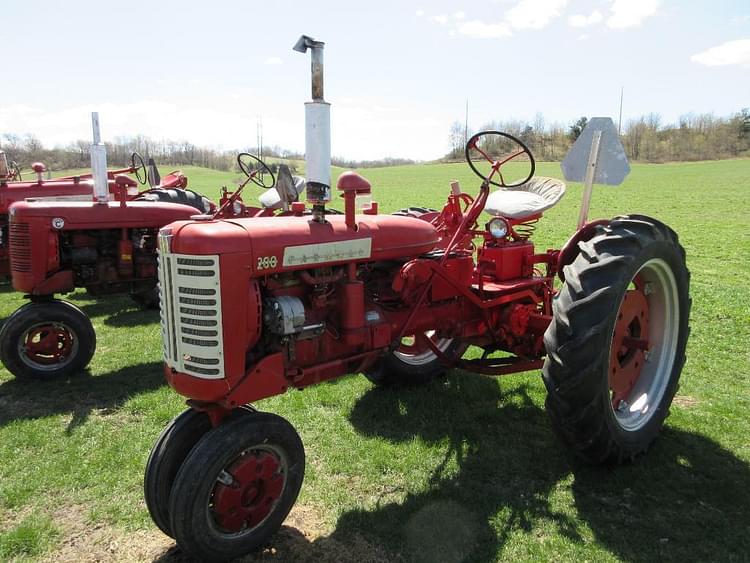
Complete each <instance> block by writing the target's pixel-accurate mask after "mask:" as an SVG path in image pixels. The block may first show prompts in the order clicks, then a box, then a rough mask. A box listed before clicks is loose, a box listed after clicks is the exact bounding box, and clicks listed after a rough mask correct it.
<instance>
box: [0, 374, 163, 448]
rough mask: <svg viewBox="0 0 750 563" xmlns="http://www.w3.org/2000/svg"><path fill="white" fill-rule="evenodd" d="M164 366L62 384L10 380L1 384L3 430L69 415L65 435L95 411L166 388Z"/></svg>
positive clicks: (0, 423) (80, 377)
mask: <svg viewBox="0 0 750 563" xmlns="http://www.w3.org/2000/svg"><path fill="white" fill-rule="evenodd" d="M164 384H165V383H164V375H163V372H162V364H161V362H148V363H141V364H136V365H133V366H128V367H125V368H122V369H120V370H117V371H114V372H112V373H108V374H104V375H98V376H92V375H91V374H90V373H89V372H88V371H85V372H83V373H81V374H79V375H76V376H74V377H71V378H69V379H62V380H59V381H36V380H31V381H23V380H19V379H11V380H10V381H6V382H4V383H2V384H0V426H4V425H6V424H9V423H11V422H14V421H17V420H30V419H36V418H44V417H47V416H53V415H59V414H70V415H72V417H71V420H70V422H69V423H68V426H67V428H66V433H68V434H70V433H71V432H73V431H74V430H75V429H76V428H77V427H78V426H80V425H81V424H83V423H84V422H86V420H87V419H88V417H89V416H90V415H91V413H92V412H94V411H104V412H105V413H106V412H108V411H111V410H115V409H117V408H118V407H119V406H120V405H122V404H123V403H125V402H126V401H127V400H128V399H130V398H131V397H134V396H136V395H140V394H141V393H145V392H148V391H153V390H155V389H158V388H159V387H161V386H162V385H164Z"/></svg>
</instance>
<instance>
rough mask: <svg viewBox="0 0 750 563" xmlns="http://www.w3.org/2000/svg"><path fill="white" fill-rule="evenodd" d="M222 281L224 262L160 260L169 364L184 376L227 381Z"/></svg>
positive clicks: (171, 257) (173, 257) (163, 256)
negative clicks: (222, 264)
mask: <svg viewBox="0 0 750 563" xmlns="http://www.w3.org/2000/svg"><path fill="white" fill-rule="evenodd" d="M219 280H220V276H219V257H218V256H215V255H214V256H199V257H196V256H187V255H183V254H169V253H164V252H161V253H160V255H159V288H160V289H159V292H160V298H161V299H160V303H161V328H162V338H163V340H164V360H165V361H166V363H167V365H169V366H170V367H172V368H174V369H175V370H177V371H179V372H182V373H187V374H190V375H193V376H195V377H201V378H204V379H220V378H222V377H223V376H224V354H223V346H224V344H223V338H222V329H221V288H220V281H219Z"/></svg>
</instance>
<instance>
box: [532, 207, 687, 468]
mask: <svg viewBox="0 0 750 563" xmlns="http://www.w3.org/2000/svg"><path fill="white" fill-rule="evenodd" d="M579 249H580V252H579V254H578V256H577V257H576V259H575V260H574V261H573V263H572V264H570V265H569V266H566V267H565V284H564V285H563V287H562V289H561V290H560V293H559V294H558V296H557V297H556V298H555V301H554V304H553V322H552V323H551V324H550V326H549V328H548V329H547V332H546V334H545V337H544V342H545V346H546V348H547V358H546V360H545V364H544V383H545V386H546V387H547V400H546V407H547V412H548V413H549V416H550V418H551V420H552V424H553V426H554V428H555V430H556V431H557V433H558V434H559V436H560V437H561V438H562V440H563V442H565V444H566V445H567V446H569V447H570V448H571V449H572V450H574V451H575V452H576V453H577V454H579V455H580V456H581V457H583V458H584V459H585V460H586V461H588V462H591V463H605V462H611V461H616V462H621V461H623V460H629V459H632V458H634V457H635V456H636V455H638V454H640V453H642V452H644V451H645V450H646V449H647V448H648V447H649V446H650V444H651V443H652V442H653V441H654V440H655V439H656V437H657V435H658V434H659V432H660V430H661V427H662V425H663V422H664V419H665V418H666V417H667V416H668V415H669V407H670V405H671V403H672V398H673V397H674V394H675V392H676V391H677V385H678V381H679V378H680V373H681V371H682V366H683V365H684V363H685V346H686V343H687V338H688V332H689V329H688V317H689V313H690V297H689V292H688V289H689V281H690V274H689V272H688V270H687V267H686V265H685V251H684V249H683V248H682V247H681V246H680V244H679V242H678V240H677V235H676V234H675V233H674V231H672V230H671V229H670V228H669V227H667V226H666V225H664V224H663V223H660V222H659V221H657V220H655V219H652V218H650V217H645V216H640V215H630V216H626V217H619V218H616V219H614V220H612V221H611V222H610V223H609V224H608V225H606V226H601V227H598V234H597V235H596V236H594V238H592V239H591V240H589V241H588V242H583V243H580V244H579Z"/></svg>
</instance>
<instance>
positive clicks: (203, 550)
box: [169, 412, 305, 561]
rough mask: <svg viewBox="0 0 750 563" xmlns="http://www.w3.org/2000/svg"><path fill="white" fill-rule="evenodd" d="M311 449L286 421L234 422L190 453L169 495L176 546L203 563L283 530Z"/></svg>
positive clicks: (254, 418) (251, 417) (268, 417)
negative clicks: (283, 524)
mask: <svg viewBox="0 0 750 563" xmlns="http://www.w3.org/2000/svg"><path fill="white" fill-rule="evenodd" d="M304 473H305V451H304V448H303V446H302V441H301V440H300V437H299V435H298V434H297V432H296V431H295V430H294V427H293V426H292V425H291V424H289V422H287V421H286V420H284V419H283V418H281V417H280V416H276V415H274V414H270V413H261V412H251V413H248V414H247V415H246V416H242V417H236V418H235V417H231V418H229V419H228V420H226V421H225V422H222V423H221V424H220V425H219V426H217V427H216V428H214V429H212V430H210V431H209V432H208V433H206V434H205V435H204V436H203V437H202V438H201V439H200V441H199V442H198V443H197V444H196V445H195V447H194V448H193V449H192V450H191V452H190V454H189V455H188V456H187V458H186V459H185V461H184V462H183V463H182V466H181V467H180V470H179V471H178V473H177V477H176V478H175V482H174V485H173V487H172V493H171V495H170V505H169V515H170V527H171V530H172V531H173V532H174V538H175V539H176V540H177V544H178V545H179V546H180V548H181V549H182V550H183V551H185V552H186V553H187V554H188V555H190V556H192V557H194V558H195V559H197V560H199V561H224V560H227V559H233V558H236V557H240V556H242V555H245V554H247V553H250V552H251V551H254V550H256V549H258V548H259V547H261V546H262V545H263V544H264V543H266V541H268V539H269V538H270V537H271V536H272V535H273V534H275V533H276V531H277V530H278V529H279V528H280V527H281V524H282V523H283V522H284V519H285V518H286V516H287V514H289V511H290V510H291V508H292V506H293V505H294V502H295V501H296V500H297V495H298V494H299V490H300V488H301V486H302V479H303V477H304Z"/></svg>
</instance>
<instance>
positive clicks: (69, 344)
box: [19, 323, 75, 366]
mask: <svg viewBox="0 0 750 563" xmlns="http://www.w3.org/2000/svg"><path fill="white" fill-rule="evenodd" d="M74 347H75V334H74V333H73V332H72V331H71V330H69V329H68V327H66V326H65V325H62V324H54V323H45V324H40V325H36V326H33V327H31V328H30V329H29V330H28V331H26V334H24V336H23V338H22V339H21V342H20V346H19V348H20V351H21V352H22V356H23V357H25V358H26V359H28V360H29V361H30V362H33V363H35V364H38V365H41V366H56V365H59V364H62V363H65V362H66V361H68V360H69V359H70V357H71V355H72V353H73V350H74Z"/></svg>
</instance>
